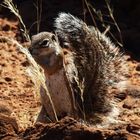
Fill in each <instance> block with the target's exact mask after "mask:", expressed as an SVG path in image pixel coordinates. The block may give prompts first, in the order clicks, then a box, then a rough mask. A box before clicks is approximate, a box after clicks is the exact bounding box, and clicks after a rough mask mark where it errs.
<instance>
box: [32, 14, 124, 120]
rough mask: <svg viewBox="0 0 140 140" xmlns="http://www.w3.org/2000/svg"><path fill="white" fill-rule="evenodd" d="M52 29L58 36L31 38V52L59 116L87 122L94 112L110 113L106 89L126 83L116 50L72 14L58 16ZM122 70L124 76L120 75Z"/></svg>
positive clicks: (121, 59)
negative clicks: (43, 73)
mask: <svg viewBox="0 0 140 140" xmlns="http://www.w3.org/2000/svg"><path fill="white" fill-rule="evenodd" d="M55 27H56V30H55V33H56V36H57V37H56V36H55V35H54V34H52V33H48V32H43V33H39V34H37V35H35V36H33V38H32V47H31V48H30V52H31V53H32V55H33V57H34V58H35V60H36V61H37V62H38V63H39V64H40V65H41V66H42V67H43V68H44V70H45V73H46V77H47V80H46V84H47V87H49V90H50V94H51V95H52V99H53V101H54V105H55V107H56V111H57V113H58V115H60V116H61V114H63V113H64V114H65V115H69V114H70V115H71V116H73V113H75V114H76V115H75V116H76V117H77V116H78V117H79V118H82V119H86V120H90V118H92V117H93V115H94V114H95V113H99V114H106V113H107V112H110V111H111V110H112V102H111V101H110V100H111V99H110V98H108V97H107V92H108V87H110V86H117V84H118V83H120V82H124V83H125V78H124V75H125V73H126V71H127V70H126V69H127V68H126V66H125V59H124V57H123V56H122V54H121V52H120V51H119V49H118V47H115V46H114V45H113V44H112V43H111V41H110V40H109V39H108V38H107V37H105V36H104V35H103V34H101V33H100V31H99V30H98V29H95V28H94V27H88V26H87V25H86V23H84V22H83V21H82V20H79V19H78V18H76V17H74V16H72V15H71V14H66V13H60V14H59V16H58V18H56V20H55ZM57 38H58V39H57ZM58 40H59V41H58ZM60 46H61V47H60ZM121 70H123V71H124V75H120V71H121ZM64 73H65V74H64ZM64 77H65V78H67V80H68V83H69V84H67V85H66V82H65V78H64ZM60 79H61V80H60ZM68 86H69V87H68ZM62 89H63V90H62ZM68 89H70V90H68ZM69 92H71V94H72V95H71V96H70V95H69Z"/></svg>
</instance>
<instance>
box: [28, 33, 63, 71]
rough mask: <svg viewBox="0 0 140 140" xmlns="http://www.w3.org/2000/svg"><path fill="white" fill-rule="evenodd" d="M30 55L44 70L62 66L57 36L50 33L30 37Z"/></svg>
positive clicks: (60, 49)
mask: <svg viewBox="0 0 140 140" xmlns="http://www.w3.org/2000/svg"><path fill="white" fill-rule="evenodd" d="M29 51H30V53H31V54H32V56H33V57H34V59H35V60H36V61H37V62H38V64H40V65H41V66H42V67H44V68H45V69H49V68H50V67H52V68H53V67H56V65H62V63H63V60H62V57H63V52H62V48H61V47H60V45H59V42H58V39H57V36H55V35H54V34H53V33H50V32H41V33H39V34H37V35H34V36H32V39H31V47H30V48H29Z"/></svg>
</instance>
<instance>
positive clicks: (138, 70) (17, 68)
mask: <svg viewBox="0 0 140 140" xmlns="http://www.w3.org/2000/svg"><path fill="white" fill-rule="evenodd" d="M0 36H7V37H12V38H14V39H17V40H20V35H19V31H18V28H17V23H16V22H12V21H8V20H6V19H0ZM127 63H128V64H129V68H130V71H131V72H130V74H129V75H127V77H129V78H128V79H129V81H130V82H131V84H130V86H129V87H128V89H127V90H126V91H125V92H120V91H117V90H116V89H113V90H112V91H111V94H112V95H111V96H114V97H115V98H116V99H117V103H118V106H119V107H120V110H121V111H122V112H121V113H120V115H119V118H118V120H120V121H121V122H123V123H118V124H116V125H114V126H112V127H110V128H109V129H107V128H104V129H103V128H102V129H101V128H100V129H97V128H94V126H86V125H85V124H83V123H80V122H77V121H76V120H74V119H72V118H69V117H65V118H63V119H62V120H60V121H59V122H57V123H51V124H41V123H40V124H35V125H34V123H35V120H36V117H37V114H38V112H39V110H40V107H41V104H40V100H39V96H38V95H37V93H36V91H35V85H34V84H33V82H32V80H31V79H30V78H29V77H28V76H27V74H26V57H25V55H23V54H22V53H20V52H19V51H18V50H17V49H16V47H15V46H14V45H8V44H7V43H6V42H3V41H0V139H3V140H10V139H11V140H21V139H25V140H26V139H27V140H30V139H40V140H41V139H42V140H43V139H47V140H62V139H64V140H78V139H80V140H104V139H106V140H140V63H138V62H136V61H135V60H132V59H130V58H129V59H128V61H127Z"/></svg>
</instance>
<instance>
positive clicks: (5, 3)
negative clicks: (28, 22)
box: [1, 0, 30, 41]
mask: <svg viewBox="0 0 140 140" xmlns="http://www.w3.org/2000/svg"><path fill="white" fill-rule="evenodd" d="M1 6H3V7H5V8H8V9H9V10H10V11H11V12H12V13H13V14H14V15H15V16H16V17H17V18H18V20H19V22H20V25H21V27H20V30H21V32H22V34H23V36H24V37H25V38H26V40H27V41H30V37H29V34H28V31H27V29H26V26H25V24H24V22H23V20H22V18H21V16H20V14H19V11H18V9H17V7H16V6H15V5H14V4H13V2H12V0H4V1H3V3H2V4H1Z"/></svg>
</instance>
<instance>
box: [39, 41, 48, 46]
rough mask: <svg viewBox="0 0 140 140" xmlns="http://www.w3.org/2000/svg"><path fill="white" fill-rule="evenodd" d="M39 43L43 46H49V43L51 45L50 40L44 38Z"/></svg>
mask: <svg viewBox="0 0 140 140" xmlns="http://www.w3.org/2000/svg"><path fill="white" fill-rule="evenodd" d="M39 45H40V46H42V47H48V45H49V40H47V39H44V40H43V41H42V42H40V44H39Z"/></svg>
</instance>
